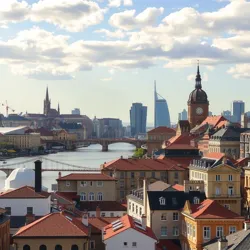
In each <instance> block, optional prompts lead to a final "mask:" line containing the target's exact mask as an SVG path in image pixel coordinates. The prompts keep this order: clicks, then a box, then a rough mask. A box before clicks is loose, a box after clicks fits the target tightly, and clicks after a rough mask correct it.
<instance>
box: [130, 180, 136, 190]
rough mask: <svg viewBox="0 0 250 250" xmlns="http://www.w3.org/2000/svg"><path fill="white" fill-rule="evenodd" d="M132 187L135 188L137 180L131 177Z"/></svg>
mask: <svg viewBox="0 0 250 250" xmlns="http://www.w3.org/2000/svg"><path fill="white" fill-rule="evenodd" d="M130 187H131V188H135V180H134V179H131V182H130Z"/></svg>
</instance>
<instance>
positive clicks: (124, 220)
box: [103, 215, 157, 241]
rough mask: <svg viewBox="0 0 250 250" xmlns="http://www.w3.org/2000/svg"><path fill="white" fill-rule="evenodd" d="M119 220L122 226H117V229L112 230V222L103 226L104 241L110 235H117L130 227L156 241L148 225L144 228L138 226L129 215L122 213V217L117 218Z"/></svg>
mask: <svg viewBox="0 0 250 250" xmlns="http://www.w3.org/2000/svg"><path fill="white" fill-rule="evenodd" d="M119 221H120V222H121V224H122V225H123V226H122V227H121V228H119V229H118V230H115V231H114V230H113V226H112V224H109V225H107V226H106V227H104V229H103V230H104V231H105V234H104V241H105V240H107V239H109V238H111V237H114V236H115V235H118V234H120V233H122V232H124V231H126V230H127V229H130V228H132V229H134V230H136V231H137V232H139V233H141V234H144V235H146V236H148V237H150V238H152V239H154V240H155V241H157V238H156V236H155V234H154V232H153V230H152V229H151V228H150V227H146V228H145V230H143V229H140V228H138V227H137V226H136V222H135V220H134V219H133V218H132V217H131V216H129V215H124V216H123V217H121V218H119Z"/></svg>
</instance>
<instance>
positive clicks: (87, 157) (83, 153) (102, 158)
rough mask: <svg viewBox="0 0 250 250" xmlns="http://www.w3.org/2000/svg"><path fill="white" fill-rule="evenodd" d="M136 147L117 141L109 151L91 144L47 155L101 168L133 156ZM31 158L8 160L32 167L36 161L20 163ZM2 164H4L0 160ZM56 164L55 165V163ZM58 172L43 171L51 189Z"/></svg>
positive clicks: (2, 176) (1, 176) (45, 183)
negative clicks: (119, 159) (114, 161)
mask: <svg viewBox="0 0 250 250" xmlns="http://www.w3.org/2000/svg"><path fill="white" fill-rule="evenodd" d="M134 150H135V147H134V146H133V145H130V144H127V143H115V144H111V145H109V151H108V152H102V147H101V146H100V145H90V146H89V147H84V148H80V149H78V150H76V151H74V152H60V153H57V154H50V155H46V158H48V159H51V160H56V161H59V162H63V163H68V164H70V165H76V166H83V167H90V168H99V167H100V165H101V164H103V163H104V162H108V161H111V160H114V159H117V158H119V157H121V156H123V157H124V158H126V157H128V156H131V155H132V154H133V151H134ZM26 160H29V157H20V158H14V159H10V160H8V161H7V164H12V163H16V164H17V165H16V167H32V165H33V164H34V163H32V162H30V163H25V164H20V163H21V162H24V161H26ZM0 164H2V163H1V162H0ZM43 164H44V165H45V166H46V167H53V164H55V163H50V162H48V161H44V162H43ZM54 166H55V165H54ZM69 173H70V172H62V175H66V174H69ZM57 177H58V172H43V173H42V184H43V186H45V187H47V188H48V189H49V190H51V185H52V184H55V183H56V178H57ZM5 179H6V175H5V173H4V172H2V171H0V189H2V188H3V187H4V180H5Z"/></svg>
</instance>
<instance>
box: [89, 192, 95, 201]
mask: <svg viewBox="0 0 250 250" xmlns="http://www.w3.org/2000/svg"><path fill="white" fill-rule="evenodd" d="M94 200H95V194H94V193H93V192H90V193H89V201H94Z"/></svg>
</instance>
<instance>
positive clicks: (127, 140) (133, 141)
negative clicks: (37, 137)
mask: <svg viewBox="0 0 250 250" xmlns="http://www.w3.org/2000/svg"><path fill="white" fill-rule="evenodd" d="M43 142H44V143H47V144H51V143H58V144H61V145H64V146H66V147H68V146H70V145H79V144H81V143H89V144H100V145H101V146H102V151H103V152H107V151H108V146H109V145H110V144H113V143H117V142H123V143H129V144H132V145H134V146H135V147H136V148H141V146H142V145H144V144H146V143H147V140H138V139H133V138H118V139H117V138H115V139H103V138H97V139H84V140H76V141H68V140H43Z"/></svg>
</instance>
